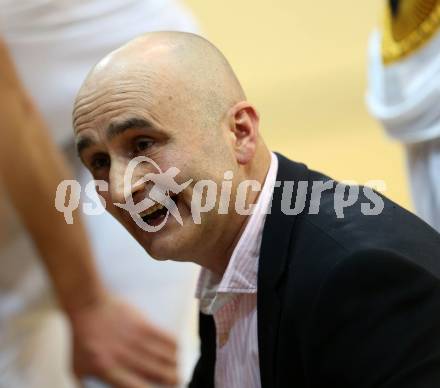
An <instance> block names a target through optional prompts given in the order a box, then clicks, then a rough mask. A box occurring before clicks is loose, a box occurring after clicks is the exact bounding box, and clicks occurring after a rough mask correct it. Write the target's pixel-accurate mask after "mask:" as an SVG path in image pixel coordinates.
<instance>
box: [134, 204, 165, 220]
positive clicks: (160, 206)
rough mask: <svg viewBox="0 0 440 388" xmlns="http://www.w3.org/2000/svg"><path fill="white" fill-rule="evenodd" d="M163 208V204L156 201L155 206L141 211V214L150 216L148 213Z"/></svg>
mask: <svg viewBox="0 0 440 388" xmlns="http://www.w3.org/2000/svg"><path fill="white" fill-rule="evenodd" d="M163 208H164V206H163V205H161V204H160V203H156V204H154V205H153V206H151V207H149V208H148V209H147V210H145V211H143V212H142V213H140V214H139V216H140V217H145V216H148V215H150V214H152V213H154V212H155V211H157V210H161V209H163Z"/></svg>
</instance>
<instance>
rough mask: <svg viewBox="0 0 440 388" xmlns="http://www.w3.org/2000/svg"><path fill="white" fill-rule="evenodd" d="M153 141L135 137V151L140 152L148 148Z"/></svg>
mask: <svg viewBox="0 0 440 388" xmlns="http://www.w3.org/2000/svg"><path fill="white" fill-rule="evenodd" d="M153 144H154V142H153V141H152V140H151V139H146V138H140V139H136V140H135V142H134V148H135V150H136V152H142V151H145V150H147V149H148V148H150V147H151V146H152V145H153Z"/></svg>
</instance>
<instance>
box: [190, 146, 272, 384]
mask: <svg viewBox="0 0 440 388" xmlns="http://www.w3.org/2000/svg"><path fill="white" fill-rule="evenodd" d="M277 170H278V159H277V157H276V156H275V155H274V154H273V153H272V154H271V164H270V168H269V171H268V173H267V176H266V179H265V182H264V185H263V188H262V190H261V193H260V195H259V197H258V200H257V203H256V204H255V207H254V209H253V212H252V214H251V215H250V216H249V219H248V221H247V224H246V226H245V229H244V231H243V234H242V235H241V237H240V239H239V241H238V243H237V245H236V247H235V249H234V251H233V253H232V256H231V258H230V260H229V264H228V266H227V268H226V271H225V273H224V274H223V276H222V277H221V276H218V275H217V274H215V273H213V272H211V271H209V270H208V269H206V268H204V269H202V271H201V273H200V277H199V281H198V285H197V291H196V297H197V298H198V299H200V310H201V311H202V312H203V313H205V314H210V315H213V317H214V322H215V326H216V335H217V338H216V344H217V349H216V365H215V387H216V388H243V387H246V388H254V387H255V388H259V387H261V381H260V367H259V359H258V331H257V274H258V260H259V256H260V247H261V238H262V234H263V227H264V222H265V219H266V214H267V213H268V211H269V210H270V207H271V203H272V194H273V189H274V185H275V181H276V175H277Z"/></svg>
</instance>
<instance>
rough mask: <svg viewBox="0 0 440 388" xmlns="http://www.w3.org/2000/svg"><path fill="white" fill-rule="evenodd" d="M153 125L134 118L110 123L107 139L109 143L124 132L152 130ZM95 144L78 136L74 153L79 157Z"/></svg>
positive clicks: (91, 140) (85, 137)
mask: <svg viewBox="0 0 440 388" xmlns="http://www.w3.org/2000/svg"><path fill="white" fill-rule="evenodd" d="M154 128H155V127H154V125H153V124H152V123H151V122H150V121H148V120H145V119H140V118H136V117H132V118H129V119H127V120H124V121H121V122H119V123H112V124H110V125H109V127H108V128H107V135H106V136H107V139H108V140H109V141H110V140H112V139H114V138H115V137H117V136H119V135H122V134H123V133H124V132H126V131H128V130H131V129H154ZM94 144H96V141H95V140H93V139H92V138H90V137H88V136H85V135H84V136H80V138H79V139H78V140H77V142H76V151H77V153H78V155H79V156H81V153H82V152H83V151H84V150H85V149H86V148H89V147H91V146H92V145H94Z"/></svg>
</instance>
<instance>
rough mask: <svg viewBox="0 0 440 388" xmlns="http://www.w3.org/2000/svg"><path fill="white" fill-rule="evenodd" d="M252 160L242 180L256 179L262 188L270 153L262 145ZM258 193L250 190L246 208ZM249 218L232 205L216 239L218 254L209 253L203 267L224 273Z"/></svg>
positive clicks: (257, 196) (252, 203)
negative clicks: (229, 213)
mask: <svg viewBox="0 0 440 388" xmlns="http://www.w3.org/2000/svg"><path fill="white" fill-rule="evenodd" d="M254 160H255V163H254V166H250V167H249V172H248V173H247V174H246V176H245V178H244V179H243V180H256V181H258V182H260V184H261V189H263V185H264V182H265V180H266V176H267V173H268V171H269V168H270V163H271V154H270V151H269V150H268V149H267V148H266V146H264V148H263V149H262V150H261V151H260V152H259V153H258V152H257V153H256V154H255V156H254ZM260 193H261V191H258V192H255V191H250V194H249V195H248V196H247V198H246V205H245V208H246V209H247V208H249V206H250V205H254V204H256V203H257V201H258V198H259V195H260ZM249 218H250V215H241V214H238V213H236V212H235V207H234V206H233V210H232V212H231V217H230V220H229V221H228V222H227V223H226V230H224V231H223V232H222V234H221V241H218V242H219V244H216V246H215V252H218V255H217V256H216V257H214V256H213V255H211V256H210V257H209V263H204V264H203V266H204V267H206V268H208V269H209V270H210V271H212V272H215V273H217V274H218V275H223V274H224V272H225V270H226V268H227V266H228V264H229V261H230V259H231V257H232V254H233V252H234V249H235V247H236V246H237V244H238V242H239V240H240V238H241V236H242V235H243V232H244V230H245V228H246V225H247V223H248V221H249Z"/></svg>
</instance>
